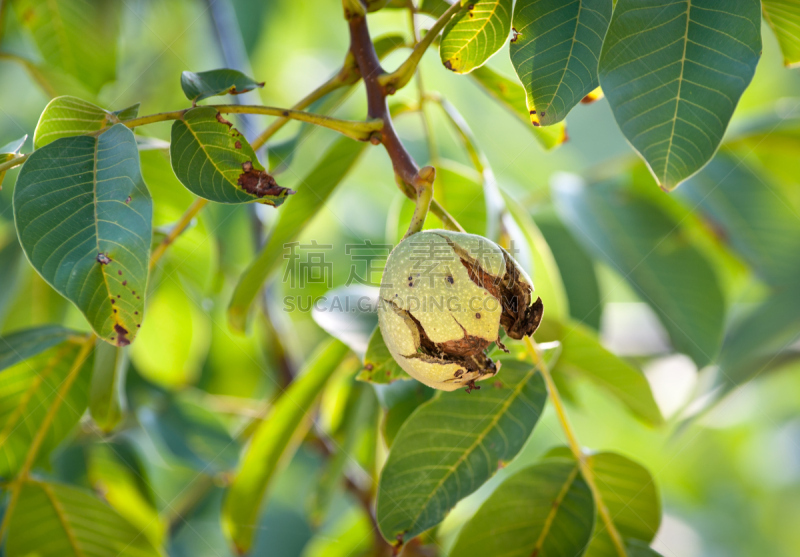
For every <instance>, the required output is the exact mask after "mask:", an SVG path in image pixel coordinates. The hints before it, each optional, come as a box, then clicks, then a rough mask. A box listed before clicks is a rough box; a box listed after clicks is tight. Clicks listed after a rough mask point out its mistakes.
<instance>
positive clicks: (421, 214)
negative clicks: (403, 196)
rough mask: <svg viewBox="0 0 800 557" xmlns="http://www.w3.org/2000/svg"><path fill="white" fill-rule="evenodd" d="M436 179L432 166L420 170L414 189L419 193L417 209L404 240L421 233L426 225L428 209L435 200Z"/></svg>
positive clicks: (415, 208)
mask: <svg viewBox="0 0 800 557" xmlns="http://www.w3.org/2000/svg"><path fill="white" fill-rule="evenodd" d="M435 178H436V170H434V168H433V167H432V166H423V167H422V168H420V169H419V173H417V179H416V181H415V183H414V189H415V190H416V192H417V199H416V207H414V215H413V216H412V217H411V222H410V223H409V224H408V231H407V232H406V235H405V236H403V238H408V237H409V236H411V235H412V234H416V233H417V232H420V231H421V230H422V227H423V226H424V225H425V219H426V218H427V217H428V209H430V206H431V199H433V180H434V179H435Z"/></svg>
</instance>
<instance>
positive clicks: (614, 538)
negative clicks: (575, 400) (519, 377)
mask: <svg viewBox="0 0 800 557" xmlns="http://www.w3.org/2000/svg"><path fill="white" fill-rule="evenodd" d="M525 346H526V348H527V349H528V353H529V354H530V356H531V360H533V363H534V365H535V366H536V368H537V369H538V370H539V372H540V373H541V374H542V377H544V381H545V384H546V385H547V392H548V393H549V394H550V400H551V401H552V403H553V408H554V409H555V411H556V415H557V416H558V421H559V423H560V424H561V429H563V430H564V435H565V436H566V437H567V444H569V448H570V450H572V454H573V455H574V456H575V459H576V460H577V461H578V467H579V468H580V470H581V475H582V476H583V479H584V480H586V483H587V484H588V486H589V489H590V490H591V491H592V496H593V497H594V501H595V504H596V505H597V512H598V514H600V518H601V519H602V520H603V524H604V525H605V527H606V530H607V531H608V535H609V537H610V538H611V542H612V543H613V544H614V549H616V552H617V554H618V555H619V557H628V552H627V550H626V549H625V543H624V542H623V541H622V536H620V533H619V531H618V530H617V527H616V526H615V525H614V521H613V520H612V519H611V513H610V512H609V510H608V507H607V506H606V504H605V502H604V501H603V496H602V494H601V493H600V490H599V489H598V488H597V482H596V481H595V478H594V472H593V471H592V469H591V467H590V466H589V462H588V461H587V458H586V454H585V453H584V452H583V449H581V445H580V443H579V442H578V437H577V436H576V435H575V430H574V429H572V425H571V424H570V422H569V418H568V417H567V413H566V410H565V408H564V402H563V401H562V400H561V395H560V394H559V393H558V389H557V388H556V384H555V382H554V381H553V377H552V375H550V370H549V369H548V367H547V363H545V361H544V359H543V358H542V357H541V356H540V355H539V350H538V348H537V346H536V341H535V340H533V339H532V338H531V337H525Z"/></svg>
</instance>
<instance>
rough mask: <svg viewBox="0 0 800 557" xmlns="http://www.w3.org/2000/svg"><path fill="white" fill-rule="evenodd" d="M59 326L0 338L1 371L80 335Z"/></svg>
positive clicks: (40, 328) (16, 332)
mask: <svg viewBox="0 0 800 557" xmlns="http://www.w3.org/2000/svg"><path fill="white" fill-rule="evenodd" d="M78 334H79V333H76V332H75V331H71V330H69V329H65V328H64V327H60V326H58V325H46V326H43V327H36V328H34V329H25V330H22V331H15V332H13V333H10V334H7V335H5V336H2V337H0V371H2V370H4V369H6V368H8V367H11V366H13V365H16V364H18V363H20V362H22V361H25V360H27V359H28V358H33V357H34V356H36V355H38V354H41V353H42V352H44V351H45V350H47V349H48V348H52V347H53V346H55V345H56V344H61V343H62V342H64V341H65V340H67V339H68V338H70V337H74V336H76V335H78Z"/></svg>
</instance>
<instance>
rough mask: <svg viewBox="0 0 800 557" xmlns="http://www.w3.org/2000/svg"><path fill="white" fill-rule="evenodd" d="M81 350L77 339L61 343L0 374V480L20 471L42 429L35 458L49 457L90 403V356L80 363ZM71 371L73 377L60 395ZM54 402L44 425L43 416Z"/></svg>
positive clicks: (81, 344) (44, 416)
mask: <svg viewBox="0 0 800 557" xmlns="http://www.w3.org/2000/svg"><path fill="white" fill-rule="evenodd" d="M82 348H83V342H82V341H81V340H80V339H76V340H66V341H64V342H62V343H60V344H58V345H56V346H54V347H52V348H49V349H48V350H45V351H43V352H41V353H40V354H38V355H36V356H35V357H32V358H30V359H27V360H23V361H20V362H19V363H16V365H13V366H12V367H9V368H7V369H5V370H3V371H2V373H0V447H2V448H3V450H2V451H0V476H4V477H7V476H9V475H13V474H14V473H16V472H17V471H18V470H19V469H20V467H21V466H22V464H23V462H24V460H25V458H26V456H27V454H28V451H29V450H30V449H31V446H32V443H33V440H34V439H35V438H36V436H37V435H39V434H40V431H41V430H42V429H43V428H48V427H49V430H48V431H46V432H42V434H43V435H44V437H43V441H42V445H41V446H40V447H39V454H38V455H37V458H41V457H42V456H46V455H47V454H49V453H50V451H52V450H53V449H54V448H55V447H56V446H57V445H58V444H59V443H60V442H61V441H62V440H63V439H64V438H65V437H66V436H67V434H68V433H69V432H70V430H71V429H72V427H73V426H74V425H75V424H77V423H78V420H79V419H80V417H81V416H82V415H83V412H84V411H85V410H86V406H87V404H88V401H89V380H90V377H91V373H92V364H93V358H92V357H91V356H90V357H88V358H86V359H85V360H83V358H82V351H81V349H82ZM79 358H80V359H79ZM81 360H83V361H81ZM75 366H79V368H80V369H78V370H76V369H75ZM70 372H74V373H77V377H76V378H75V379H74V382H73V383H72V384H71V385H69V384H67V387H68V389H67V391H66V393H60V391H61V387H62V385H63V384H64V382H65V380H66V379H67V377H68V376H69V375H70ZM57 404H58V405H59V406H58V408H57V409H56V413H55V416H54V418H53V419H52V423H51V424H49V426H48V424H47V423H46V416H47V414H48V412H49V411H50V409H51V407H52V406H54V405H57Z"/></svg>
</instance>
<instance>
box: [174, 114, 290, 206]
mask: <svg viewBox="0 0 800 557" xmlns="http://www.w3.org/2000/svg"><path fill="white" fill-rule="evenodd" d="M170 161H171V163H172V169H173V170H174V171H175V175H176V176H177V177H178V179H179V180H180V181H181V183H182V184H183V185H184V186H186V188H187V189H188V190H189V191H191V192H192V193H194V194H195V195H199V196H200V197H203V198H205V199H209V200H211V201H216V202H217V203H248V202H251V201H257V202H259V203H264V204H267V205H273V206H275V207H277V206H279V205H280V204H282V203H283V202H284V201H285V200H286V196H288V195H291V194H292V193H294V192H293V191H292V190H290V189H288V188H282V187H280V186H278V185H277V184H276V183H275V180H274V179H273V178H272V176H270V175H269V174H267V172H266V170H265V169H264V167H263V166H261V163H260V162H258V158H256V154H255V152H254V151H253V148H252V147H251V146H250V144H249V143H248V142H247V140H246V139H245V138H244V137H243V136H242V135H241V134H240V133H239V131H238V130H237V129H236V128H234V127H233V126H232V125H231V123H230V122H228V121H227V120H226V119H225V118H223V117H222V116H221V115H220V114H219V113H218V112H217V111H216V109H214V108H213V107H210V106H202V107H198V108H194V109H192V110H189V111H188V112H186V114H184V115H183V117H182V118H181V119H179V120H176V121H175V123H174V124H173V125H172V145H171V147H170Z"/></svg>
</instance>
